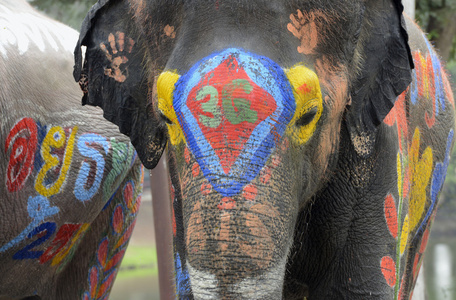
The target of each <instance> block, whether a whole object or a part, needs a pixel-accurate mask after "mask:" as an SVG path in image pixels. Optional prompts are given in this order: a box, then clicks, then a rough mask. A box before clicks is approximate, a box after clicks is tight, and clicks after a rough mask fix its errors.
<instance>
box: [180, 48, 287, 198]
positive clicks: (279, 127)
mask: <svg viewBox="0 0 456 300" xmlns="http://www.w3.org/2000/svg"><path fill="white" fill-rule="evenodd" d="M230 56H232V57H235V58H236V59H237V61H238V63H239V67H241V68H243V69H244V71H245V72H246V73H247V75H248V76H249V77H250V79H251V80H252V81H254V82H255V83H256V84H257V85H258V86H259V87H261V88H262V89H264V90H265V91H266V92H268V93H269V94H270V95H271V96H272V97H273V98H274V100H275V101H276V105H277V108H276V110H275V111H274V112H273V113H272V115H270V116H269V117H267V118H266V119H265V120H264V121H262V122H261V123H260V124H258V126H257V127H256V128H255V129H254V130H253V132H252V134H251V136H250V138H249V140H248V141H247V143H246V145H245V147H244V149H243V150H242V152H241V154H240V155H239V156H238V158H237V160H236V161H235V163H234V164H233V166H232V167H231V169H230V172H229V174H228V175H226V174H225V172H224V171H223V168H222V166H221V163H220V160H219V158H218V156H217V155H216V153H215V151H214V149H213V148H212V146H211V145H210V143H209V142H208V141H207V140H206V138H205V136H204V134H203V132H202V131H201V129H200V128H199V126H198V122H197V120H196V119H195V118H194V117H193V115H192V113H191V111H190V109H189V108H188V106H187V104H186V103H187V98H188V95H189V94H190V92H191V90H192V89H193V88H194V87H195V86H196V85H198V84H199V83H200V81H201V80H202V79H203V78H204V76H205V75H206V74H207V73H209V72H210V71H212V70H213V69H215V68H216V67H218V66H219V65H220V64H221V63H222V62H223V61H225V60H226V59H227V58H228V57H230ZM173 104H174V109H175V111H176V115H177V118H178V121H179V124H180V125H181V127H182V129H183V132H184V134H185V137H186V140H187V142H188V147H189V149H190V150H191V151H192V153H193V155H194V156H195V158H196V160H197V161H198V164H199V166H200V168H201V170H202V172H203V174H204V176H205V177H206V178H207V179H208V181H209V182H210V183H211V185H212V186H213V187H214V189H215V190H216V191H218V192H219V193H220V194H222V195H223V196H225V197H231V196H234V195H237V194H238V193H239V192H240V191H241V190H242V188H243V187H244V186H245V185H247V184H248V183H249V182H251V181H252V180H253V179H254V178H255V177H256V176H257V175H258V174H259V172H260V171H261V169H262V168H263V167H264V165H265V164H266V162H267V160H268V158H269V156H270V154H271V152H272V149H273V148H274V146H275V138H276V136H282V135H283V133H284V132H285V129H286V126H287V125H288V123H289V122H290V121H291V119H292V117H293V115H294V112H295V109H296V103H295V99H294V95H293V92H292V89H291V85H290V83H289V81H288V79H287V77H286V75H285V73H284V71H283V70H282V68H281V67H280V66H279V65H277V64H276V63H275V62H273V61H272V60H270V59H269V58H267V57H263V56H259V55H256V54H252V53H248V52H246V51H244V50H241V49H236V48H229V49H226V50H224V51H222V52H220V53H215V54H213V55H210V56H208V57H206V58H204V59H203V60H201V61H200V62H198V63H197V64H195V65H194V66H193V67H192V68H191V69H190V70H189V71H188V72H187V73H186V74H185V75H183V76H181V77H180V78H179V80H178V82H177V83H176V89H175V92H174V100H173ZM234 178H235V179H234Z"/></svg>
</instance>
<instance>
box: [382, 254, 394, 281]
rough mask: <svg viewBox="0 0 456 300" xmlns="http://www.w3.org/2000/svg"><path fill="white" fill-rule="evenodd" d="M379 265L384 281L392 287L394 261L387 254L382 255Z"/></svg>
mask: <svg viewBox="0 0 456 300" xmlns="http://www.w3.org/2000/svg"><path fill="white" fill-rule="evenodd" d="M381 267H382V273H383V276H384V277H385V279H386V283H388V285H389V286H390V287H394V285H395V284H396V264H395V263H394V260H393V259H392V258H391V257H389V256H385V257H383V258H382V262H381Z"/></svg>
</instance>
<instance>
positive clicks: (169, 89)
mask: <svg viewBox="0 0 456 300" xmlns="http://www.w3.org/2000/svg"><path fill="white" fill-rule="evenodd" d="M179 77H180V76H179V74H176V73H173V72H170V71H166V72H163V73H162V74H160V76H159V77H158V79H157V96H158V109H159V110H160V111H161V113H162V114H163V115H164V116H165V117H167V118H168V119H169V120H170V121H171V122H172V124H166V126H167V127H168V134H169V139H170V142H171V144H173V145H177V144H179V143H181V142H185V137H184V133H183V132H182V129H181V127H180V125H179V122H178V121H177V116H176V112H175V111H174V107H173V94H174V86H175V84H176V82H177V80H178V79H179Z"/></svg>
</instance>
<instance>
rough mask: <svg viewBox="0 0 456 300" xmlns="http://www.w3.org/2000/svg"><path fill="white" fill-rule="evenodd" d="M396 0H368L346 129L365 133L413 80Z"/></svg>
mask: <svg viewBox="0 0 456 300" xmlns="http://www.w3.org/2000/svg"><path fill="white" fill-rule="evenodd" d="M403 10H404V7H403V5H402V3H401V1H399V0H394V1H393V0H381V1H379V0H368V1H366V10H365V13H364V21H363V24H362V30H361V34H360V39H359V43H358V46H357V52H358V53H359V54H360V55H361V58H362V59H361V62H362V63H361V68H360V70H359V71H358V75H357V76H356V77H355V79H354V80H353V84H352V88H351V97H352V104H351V107H350V109H349V110H348V112H347V122H348V127H349V131H350V133H351V135H352V138H353V137H354V136H359V135H366V134H369V132H372V130H375V128H376V127H377V126H378V125H380V124H381V123H382V121H383V119H384V118H385V117H386V115H387V114H388V113H389V112H390V110H391V109H392V108H393V106H394V103H395V101H396V99H397V97H398V96H399V95H400V94H401V93H402V92H403V91H405V90H406V89H407V87H408V86H409V84H410V83H411V81H412V69H413V68H414V65H413V59H412V55H411V51H410V47H409V45H408V34H407V30H406V27H405V20H404V17H403V15H402V13H403Z"/></svg>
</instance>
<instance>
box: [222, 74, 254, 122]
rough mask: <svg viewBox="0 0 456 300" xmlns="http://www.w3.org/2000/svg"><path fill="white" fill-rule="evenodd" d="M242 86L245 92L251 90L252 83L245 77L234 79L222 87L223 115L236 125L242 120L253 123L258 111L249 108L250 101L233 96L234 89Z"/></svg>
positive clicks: (248, 92)
mask: <svg viewBox="0 0 456 300" xmlns="http://www.w3.org/2000/svg"><path fill="white" fill-rule="evenodd" d="M238 88H243V89H244V92H245V93H246V94H250V93H251V92H252V90H253V87H252V85H251V84H250V82H248V81H247V80H245V79H235V80H233V81H231V83H228V84H226V85H225V86H224V87H223V92H222V98H223V101H222V104H223V111H224V112H225V116H226V118H227V119H228V121H229V122H230V123H231V124H234V125H237V124H239V123H241V122H243V121H246V122H249V123H252V124H253V123H255V122H256V121H257V120H258V113H257V112H256V111H254V110H252V109H250V104H251V103H250V101H248V100H247V99H243V98H234V99H233V97H232V96H233V93H234V91H235V90H236V89H238Z"/></svg>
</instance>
